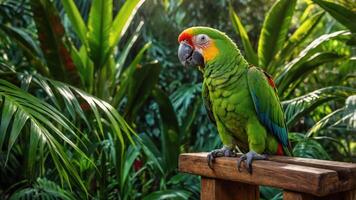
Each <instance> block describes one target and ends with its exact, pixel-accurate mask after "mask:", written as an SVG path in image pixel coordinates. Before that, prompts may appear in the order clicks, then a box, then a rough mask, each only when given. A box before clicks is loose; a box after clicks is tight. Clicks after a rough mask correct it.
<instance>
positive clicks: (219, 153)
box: [207, 146, 237, 169]
mask: <svg viewBox="0 0 356 200" xmlns="http://www.w3.org/2000/svg"><path fill="white" fill-rule="evenodd" d="M236 156H237V154H236V152H235V151H234V150H233V149H230V148H228V147H225V146H224V147H223V148H221V149H215V150H213V151H211V152H210V153H209V154H208V156H207V157H208V165H209V168H210V169H213V162H214V161H215V158H218V157H236Z"/></svg>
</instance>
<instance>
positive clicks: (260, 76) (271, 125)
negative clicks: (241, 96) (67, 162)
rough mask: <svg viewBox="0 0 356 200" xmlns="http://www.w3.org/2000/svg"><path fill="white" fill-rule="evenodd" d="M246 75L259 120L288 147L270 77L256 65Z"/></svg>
mask: <svg viewBox="0 0 356 200" xmlns="http://www.w3.org/2000/svg"><path fill="white" fill-rule="evenodd" d="M247 77H248V79H247V80H248V86H249V90H250V94H251V97H252V100H253V103H254V106H255V110H256V113H257V116H258V118H259V120H260V122H261V123H262V124H263V125H264V126H265V127H266V128H267V130H268V131H269V132H270V133H272V134H273V135H274V136H275V137H277V138H278V141H279V142H280V143H281V144H282V145H283V146H284V147H289V142H288V131H287V127H286V123H285V120H284V115H283V111H282V107H281V104H280V102H279V99H278V95H277V90H276V88H275V86H274V83H273V80H272V78H271V77H270V76H269V75H268V74H267V73H265V72H263V71H262V70H260V69H258V68H256V67H251V68H249V70H248V76H247Z"/></svg>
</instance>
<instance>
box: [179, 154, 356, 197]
mask: <svg viewBox="0 0 356 200" xmlns="http://www.w3.org/2000/svg"><path fill="white" fill-rule="evenodd" d="M206 156H207V153H190V154H181V155H180V158H179V170H180V171H181V172H187V173H191V174H196V175H200V176H205V177H211V178H217V179H224V180H230V181H238V182H243V183H248V184H252V185H266V186H272V187H278V188H282V189H285V190H289V191H295V192H301V193H307V194H313V195H316V196H325V195H328V194H332V193H336V192H340V191H346V190H350V189H352V188H355V184H354V181H353V180H354V179H356V176H355V175H354V174H353V170H354V167H355V168H356V165H354V164H350V165H349V164H347V165H345V166H346V168H347V169H344V168H345V167H343V166H342V164H341V163H340V162H332V161H327V162H324V161H321V162H318V161H317V160H312V159H305V160H301V161H300V163H299V161H298V160H295V159H285V158H283V157H281V158H276V156H273V157H271V159H272V160H266V161H265V160H261V161H254V162H253V164H252V166H253V173H252V175H251V174H249V173H247V171H246V170H245V169H242V172H238V170H237V168H236V163H237V158H218V159H216V161H215V162H214V167H213V168H214V170H212V169H210V168H209V167H208V165H207V158H206ZM278 159H282V160H284V159H285V160H284V161H281V160H278ZM308 161H310V163H312V164H310V163H309V162H308ZM306 163H309V164H306ZM325 166H326V167H325ZM244 167H245V166H244V165H243V168H244ZM348 170H349V171H348ZM340 171H342V172H341V174H343V175H342V177H340V176H339V175H340ZM345 177H347V178H345Z"/></svg>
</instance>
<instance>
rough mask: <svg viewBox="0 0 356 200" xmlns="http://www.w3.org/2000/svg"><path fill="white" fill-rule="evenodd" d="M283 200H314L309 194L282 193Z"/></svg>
mask: <svg viewBox="0 0 356 200" xmlns="http://www.w3.org/2000/svg"><path fill="white" fill-rule="evenodd" d="M283 200H314V199H313V196H312V195H310V194H305V193H298V192H292V191H284V192H283Z"/></svg>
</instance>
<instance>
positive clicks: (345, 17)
mask: <svg viewBox="0 0 356 200" xmlns="http://www.w3.org/2000/svg"><path fill="white" fill-rule="evenodd" d="M313 2H315V3H317V4H318V5H319V6H320V7H322V8H323V9H324V10H325V11H326V12H328V13H329V14H330V15H331V16H333V17H334V18H335V19H336V20H337V21H339V22H340V23H341V24H343V25H344V26H346V27H347V28H348V29H350V31H352V32H353V33H356V23H355V19H356V13H355V11H352V10H350V9H348V8H345V7H344V6H342V5H339V4H336V3H333V2H330V1H324V0H313Z"/></svg>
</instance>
